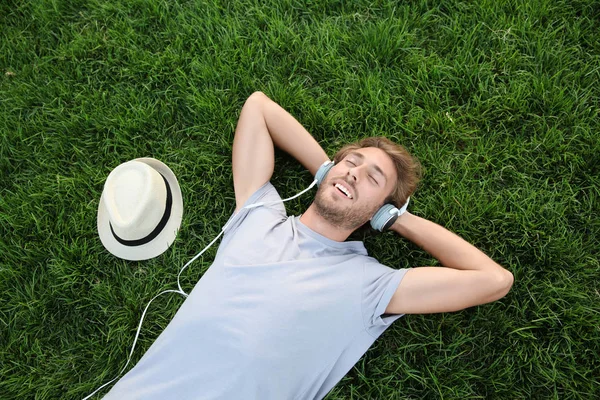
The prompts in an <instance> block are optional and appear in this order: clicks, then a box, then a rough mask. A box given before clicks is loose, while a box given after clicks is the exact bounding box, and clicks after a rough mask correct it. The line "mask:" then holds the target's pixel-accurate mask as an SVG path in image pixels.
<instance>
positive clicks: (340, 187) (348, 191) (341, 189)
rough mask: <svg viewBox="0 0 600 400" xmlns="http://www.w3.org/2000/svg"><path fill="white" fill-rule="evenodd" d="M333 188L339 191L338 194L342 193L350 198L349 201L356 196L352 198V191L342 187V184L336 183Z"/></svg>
mask: <svg viewBox="0 0 600 400" xmlns="http://www.w3.org/2000/svg"><path fill="white" fill-rule="evenodd" d="M333 186H334V187H335V188H336V189H337V190H338V192H340V193H342V194H343V195H344V196H346V198H348V199H352V198H354V196H352V192H350V189H348V188H347V187H346V186H344V185H342V184H341V183H336V184H335V185H333Z"/></svg>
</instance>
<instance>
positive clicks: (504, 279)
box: [495, 267, 515, 300]
mask: <svg viewBox="0 0 600 400" xmlns="http://www.w3.org/2000/svg"><path fill="white" fill-rule="evenodd" d="M514 282H515V277H514V276H513V274H512V272H510V271H509V270H507V269H504V268H502V267H500V271H499V273H498V274H497V275H496V277H495V286H496V296H497V298H496V299H495V300H499V299H501V298H502V297H504V296H506V295H507V294H508V292H509V291H510V289H511V288H512V285H513V283H514Z"/></svg>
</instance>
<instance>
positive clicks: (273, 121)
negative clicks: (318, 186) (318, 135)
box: [232, 92, 329, 211]
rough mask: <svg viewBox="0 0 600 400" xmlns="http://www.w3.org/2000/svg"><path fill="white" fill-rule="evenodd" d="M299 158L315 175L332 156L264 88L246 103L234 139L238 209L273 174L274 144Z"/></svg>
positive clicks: (233, 166)
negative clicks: (263, 91) (265, 92)
mask: <svg viewBox="0 0 600 400" xmlns="http://www.w3.org/2000/svg"><path fill="white" fill-rule="evenodd" d="M273 145H275V146H277V147H279V148H280V149H282V150H284V151H285V152H287V153H289V154H290V155H291V156H293V157H294V158H296V159H297V160H298V161H299V162H300V163H301V164H302V165H303V166H304V167H305V168H306V169H308V170H309V171H310V173H311V174H312V175H313V176H314V175H315V174H316V173H317V170H318V169H319V166H321V164H323V162H324V161H327V160H328V159H329V157H327V154H326V153H325V151H324V150H323V149H322V148H321V146H320V145H319V143H317V141H316V140H315V139H314V138H313V137H312V136H311V134H310V133H309V132H308V131H307V130H306V129H304V127H302V125H300V123H299V122H298V121H296V119H294V117H292V116H291V115H290V114H289V113H288V112H287V111H285V110H284V109H283V108H281V107H280V106H279V105H278V104H277V103H275V102H274V101H272V100H271V99H269V98H268V97H267V96H266V95H265V94H264V93H262V92H254V93H253V94H252V95H251V96H250V97H249V98H248V99H247V100H246V103H245V104H244V107H243V108H242V112H241V114H240V118H239V120H238V124H237V127H236V130H235V138H234V140H233V156H232V158H233V159H232V164H233V165H232V168H233V185H234V188H235V200H236V205H237V207H236V211H237V210H239V209H240V208H241V207H242V205H243V204H244V203H245V202H246V200H247V199H248V198H249V197H250V196H251V195H252V194H253V193H254V192H255V191H256V190H257V189H258V188H260V187H261V186H262V185H264V184H265V183H266V182H268V181H269V180H270V179H271V176H272V175H273V169H274V164H275V161H274V158H275V155H274V147H273Z"/></svg>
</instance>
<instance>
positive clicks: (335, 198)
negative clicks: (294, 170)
mask: <svg viewBox="0 0 600 400" xmlns="http://www.w3.org/2000/svg"><path fill="white" fill-rule="evenodd" d="M396 181H397V174H396V168H395V167H394V163H393V161H392V159H391V158H390V157H389V156H388V155H387V154H386V153H385V152H384V151H383V150H381V149H378V148H375V147H365V148H362V149H358V150H354V151H352V152H350V153H348V154H347V155H346V157H345V158H344V159H343V160H342V161H340V162H339V163H338V164H336V165H334V166H333V168H331V170H330V171H329V173H328V174H327V177H326V179H325V181H323V182H322V183H321V185H320V186H319V190H317V194H316V196H315V200H314V204H315V208H316V211H317V213H318V214H319V215H320V216H322V217H323V218H324V219H325V220H327V221H328V222H329V223H331V224H332V225H335V226H339V227H340V228H343V229H351V230H355V229H357V228H359V227H360V226H362V225H363V224H364V223H366V222H367V221H369V220H370V219H371V218H372V217H373V214H375V212H376V211H377V210H378V209H379V208H380V207H381V206H382V205H383V202H384V201H385V199H386V198H387V197H388V196H389V195H390V194H391V192H392V190H393V189H394V187H395V185H396ZM336 184H338V185H341V186H343V188H342V187H339V186H338V187H336ZM344 188H345V190H346V191H348V192H349V194H350V196H351V197H349V196H347V195H346V194H344V192H343V190H344ZM340 189H341V190H340Z"/></svg>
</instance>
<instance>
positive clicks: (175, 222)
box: [98, 158, 183, 261]
mask: <svg viewBox="0 0 600 400" xmlns="http://www.w3.org/2000/svg"><path fill="white" fill-rule="evenodd" d="M133 161H140V162H143V163H145V164H148V165H149V166H151V167H152V168H154V169H155V170H157V171H158V172H160V173H161V174H162V175H163V176H164V177H165V179H166V180H167V182H168V183H169V186H170V188H171V193H172V196H173V204H172V206H171V215H170V217H169V220H168V221H167V224H166V225H165V227H164V228H163V230H162V231H161V232H160V233H159V234H158V236H156V237H155V238H154V239H152V241H150V242H149V243H146V244H143V245H141V246H126V245H123V244H121V243H119V242H118V241H117V239H115V237H114V236H113V234H112V232H111V230H110V225H109V217H108V211H107V209H106V206H105V205H104V193H102V196H101V197H100V204H99V205H98V235H99V236H100V241H101V242H102V244H103V245H104V247H105V248H106V250H108V251H109V252H111V253H112V254H114V255H115V256H117V257H119V258H123V259H125V260H130V261H141V260H148V259H150V258H154V257H157V256H159V255H161V254H162V253H164V252H165V251H167V249H168V248H169V247H170V246H171V244H173V242H174V241H175V238H176V236H177V231H178V230H179V227H180V226H181V220H182V218H183V197H182V196H181V189H180V188H179V182H177V178H176V177H175V174H174V173H173V171H171V169H170V168H169V167H167V166H166V165H165V164H164V163H162V162H160V161H158V160H156V159H154V158H136V159H135V160H133Z"/></svg>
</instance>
